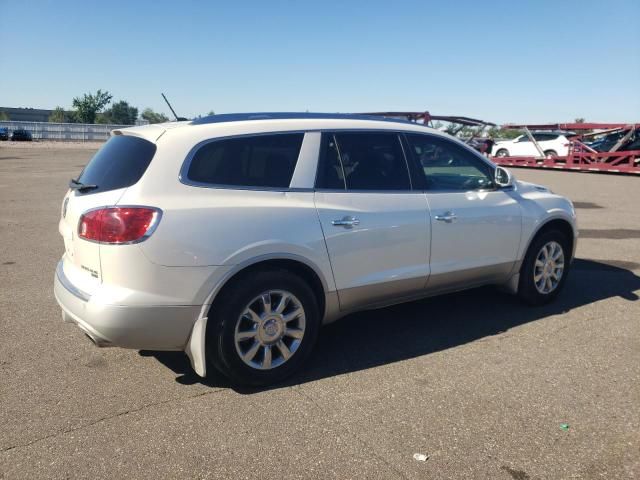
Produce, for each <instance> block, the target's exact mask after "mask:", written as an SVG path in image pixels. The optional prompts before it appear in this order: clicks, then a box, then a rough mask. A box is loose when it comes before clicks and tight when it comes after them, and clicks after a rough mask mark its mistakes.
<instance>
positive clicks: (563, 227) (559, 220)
mask: <svg viewBox="0 0 640 480" xmlns="http://www.w3.org/2000/svg"><path fill="white" fill-rule="evenodd" d="M550 230H558V231H560V232H561V233H563V234H564V235H566V236H567V239H568V240H569V248H570V249H571V250H570V252H569V258H570V259H572V260H573V255H574V253H575V240H576V238H577V234H576V231H575V230H574V227H573V224H572V223H571V222H570V221H569V220H567V219H566V218H563V217H553V218H549V219H547V220H546V221H545V222H543V223H541V224H540V225H539V226H538V228H537V229H536V230H534V231H533V233H532V234H531V236H530V237H529V241H528V242H527V246H526V248H525V249H524V250H523V252H522V255H523V258H524V256H526V254H527V252H528V251H529V248H530V247H531V244H532V243H533V241H534V240H535V239H536V238H537V237H538V236H540V235H542V234H543V233H545V232H548V231H550Z"/></svg>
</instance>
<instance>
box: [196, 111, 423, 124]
mask: <svg viewBox="0 0 640 480" xmlns="http://www.w3.org/2000/svg"><path fill="white" fill-rule="evenodd" d="M302 119H314V120H376V121H381V122H396V123H412V122H409V121H408V120H402V119H398V118H386V117H382V116H376V115H367V114H359V113H316V112H255V113H223V114H220V115H210V116H208V117H202V118H197V119H195V120H192V121H191V122H190V124H191V125H204V124H209V123H223V122H243V121H248V120H302Z"/></svg>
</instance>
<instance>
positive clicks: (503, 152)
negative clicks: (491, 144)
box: [495, 148, 509, 158]
mask: <svg viewBox="0 0 640 480" xmlns="http://www.w3.org/2000/svg"><path fill="white" fill-rule="evenodd" d="M495 156H496V157H500V158H502V157H508V156H509V150H507V149H506V148H501V149H500V150H498V151H497V152H496V155H495Z"/></svg>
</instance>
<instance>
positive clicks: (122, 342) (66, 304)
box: [54, 261, 202, 350]
mask: <svg viewBox="0 0 640 480" xmlns="http://www.w3.org/2000/svg"><path fill="white" fill-rule="evenodd" d="M62 265H63V264H62V261H61V262H59V263H58V267H57V268H56V274H55V279H54V294H55V297H56V300H57V301H58V304H59V305H60V307H61V308H62V316H63V319H64V320H65V321H69V322H72V323H75V324H76V325H77V326H78V327H79V328H80V329H81V330H82V331H83V332H84V333H86V334H87V335H88V336H89V337H90V338H91V339H92V340H93V341H94V343H96V345H98V346H103V347H106V346H117V347H124V348H135V349H149V350H183V349H184V348H185V346H186V344H187V341H188V340H189V335H190V334H191V330H192V328H193V324H194V323H195V321H196V320H197V318H198V315H199V314H200V310H201V308H202V307H201V306H198V305H187V306H182V305H148V306H147V305H139V304H137V305H134V306H126V305H107V304H103V303H99V302H97V301H96V300H95V297H96V296H95V295H94V296H93V297H92V296H90V295H88V294H87V293H85V292H83V291H82V290H81V289H80V288H78V286H76V285H73V284H72V283H71V282H70V281H69V279H68V278H67V277H66V276H65V274H64V270H63V268H62Z"/></svg>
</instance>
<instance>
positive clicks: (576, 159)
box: [491, 123, 640, 174]
mask: <svg viewBox="0 0 640 480" xmlns="http://www.w3.org/2000/svg"><path fill="white" fill-rule="evenodd" d="M503 128H510V129H515V130H522V131H523V132H524V133H525V134H526V135H527V136H528V137H529V140H531V142H533V145H534V146H535V147H536V149H537V150H538V152H539V153H540V155H539V156H535V157H531V156H526V157H524V156H523V157H516V156H507V157H496V156H493V157H491V160H492V161H493V162H494V163H496V164H498V165H504V166H510V167H532V168H553V169H559V170H579V171H593V172H613V173H635V174H640V141H639V140H640V124H637V123H635V124H634V123H632V124H627V123H555V124H542V125H535V124H534V125H513V124H508V125H503ZM531 130H535V131H541V130H569V131H573V132H576V133H574V134H572V135H570V136H569V145H568V153H567V155H564V156H545V154H544V152H543V151H542V148H541V147H540V145H539V144H538V142H537V141H536V139H535V138H534V135H533V134H532V133H531ZM607 135H609V136H611V135H615V138H616V141H614V142H610V145H608V146H607V147H606V149H605V150H604V151H602V149H600V150H597V149H595V148H593V146H594V144H595V143H596V142H590V145H591V146H590V145H589V142H587V139H589V138H590V137H596V136H607Z"/></svg>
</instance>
